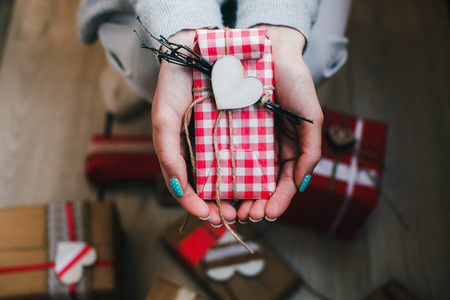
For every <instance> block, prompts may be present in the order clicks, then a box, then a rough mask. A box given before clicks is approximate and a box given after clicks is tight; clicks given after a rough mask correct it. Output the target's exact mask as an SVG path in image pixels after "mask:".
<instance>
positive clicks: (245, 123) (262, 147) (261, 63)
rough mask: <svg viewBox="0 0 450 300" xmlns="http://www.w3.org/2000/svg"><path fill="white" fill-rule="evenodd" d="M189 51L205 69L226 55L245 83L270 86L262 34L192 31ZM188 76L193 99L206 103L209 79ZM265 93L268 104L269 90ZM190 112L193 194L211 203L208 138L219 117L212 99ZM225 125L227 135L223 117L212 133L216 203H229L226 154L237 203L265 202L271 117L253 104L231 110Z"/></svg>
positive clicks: (271, 185)
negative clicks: (240, 69) (234, 61)
mask: <svg viewBox="0 0 450 300" xmlns="http://www.w3.org/2000/svg"><path fill="white" fill-rule="evenodd" d="M194 50H195V51H196V52H197V53H199V54H200V55H201V56H202V57H203V58H204V59H206V60H208V61H209V62H211V63H214V62H216V61H217V60H218V59H220V58H222V57H224V56H226V55H231V56H234V57H236V58H237V59H239V60H240V61H241V63H242V66H243V67H244V76H245V77H247V76H253V77H258V78H259V79H261V81H262V83H263V85H264V87H271V86H272V84H273V66H272V48H271V44H270V41H269V40H268V38H267V37H266V31H265V30H262V29H229V30H203V29H202V30H197V36H196V41H195V47H194ZM227 52H228V53H227ZM193 76H194V99H195V100H198V99H200V98H201V97H207V96H206V95H208V93H210V89H211V81H210V79H209V77H208V76H206V75H205V74H203V73H201V72H199V71H197V70H194V74H193ZM265 89H266V90H267V91H266V92H265V93H267V94H268V95H269V94H270V100H273V95H272V92H271V91H270V89H269V88H265ZM261 96H262V95H261ZM194 110H195V112H194V118H195V143H196V145H195V152H196V162H197V174H196V179H197V181H196V184H197V193H198V195H199V196H200V198H202V199H215V198H216V180H217V161H216V158H215V152H214V145H213V136H214V126H215V123H216V119H217V117H218V115H219V111H218V110H217V108H216V103H215V100H214V98H213V97H209V98H206V99H205V100H203V101H201V102H199V103H198V104H196V105H195V107H194ZM231 119H232V121H231V124H232V130H231V132H230V127H229V116H228V114H227V113H225V114H222V117H221V119H220V122H219V124H218V129H217V140H218V142H217V143H218V149H219V164H218V165H219V166H220V198H221V199H233V188H232V186H233V175H232V173H233V170H232V169H233V167H232V165H233V164H232V159H233V158H232V154H234V162H235V171H236V172H235V180H236V191H237V199H260V198H269V197H270V196H271V195H272V194H273V192H274V191H275V186H276V183H275V154H274V153H275V152H274V126H273V125H274V122H273V114H272V113H271V112H270V111H268V110H266V109H264V108H260V107H259V106H258V105H255V104H254V105H251V106H248V107H245V108H240V109H233V110H232V111H231ZM231 135H232V138H231V142H232V143H230V136H231ZM231 149H233V150H234V151H233V153H232V152H231Z"/></svg>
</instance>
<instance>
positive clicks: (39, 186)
mask: <svg viewBox="0 0 450 300" xmlns="http://www.w3.org/2000/svg"><path fill="white" fill-rule="evenodd" d="M14 2H15V4H14V11H13V15H12V18H11V22H10V24H9V29H8V34H7V35H6V44H5V47H4V51H3V58H2V62H1V69H0V107H1V109H0V149H1V151H0V167H1V168H0V207H5V206H11V205H14V206H18V205H27V204H36V203H48V202H55V201H64V200H67V199H84V198H91V199H93V198H95V195H96V190H95V189H94V188H93V187H91V186H90V185H89V184H88V183H87V182H86V180H85V178H84V175H83V167H84V155H85V149H86V147H87V145H88V142H89V138H90V136H91V135H92V134H94V133H96V132H100V131H101V130H102V127H103V121H104V120H103V119H104V108H103V106H102V103H101V100H100V94H99V90H98V78H99V74H100V71H101V69H102V68H103V66H104V64H105V59H104V55H103V50H102V49H101V46H100V45H99V44H98V43H97V44H95V45H94V46H91V47H86V46H84V45H81V44H80V43H79V41H78V40H77V36H76V30H75V19H76V9H77V3H76V1H69V0H58V1H57V0H52V1H50V0H48V1H26V0H16V1H14ZM446 5H447V3H446V2H445V1H438V0H433V1H419V0H410V1H406V0H399V1H389V0H382V1H355V2H354V3H353V7H352V13H351V18H350V22H349V28H348V36H349V38H350V45H349V53H350V55H349V61H348V63H347V64H346V66H345V67H344V68H343V69H342V70H340V71H339V72H338V73H337V74H336V76H335V77H333V78H332V79H330V80H329V81H328V82H326V83H324V85H323V86H321V87H320V89H319V91H318V95H319V98H320V100H321V103H322V105H323V106H324V107H328V108H333V109H337V110H340V111H343V112H348V113H353V114H358V115H360V116H362V117H368V118H373V119H378V120H382V121H385V122H387V123H388V124H389V136H388V149H387V157H386V162H385V173H384V176H383V183H382V188H383V190H384V191H385V192H386V193H387V194H389V196H390V197H391V198H392V199H393V201H394V202H395V204H396V205H397V206H398V207H399V209H400V210H401V212H402V214H403V215H404V217H405V219H406V220H407V222H408V223H409V224H410V226H411V231H410V232H406V231H405V230H403V229H402V227H401V226H400V225H399V223H398V221H397V220H396V218H395V216H394V214H393V213H392V211H391V210H390V209H389V208H388V206H387V204H386V203H385V202H383V201H382V200H381V201H380V204H379V206H378V207H377V209H376V210H375V212H374V213H373V214H372V215H371V216H370V217H369V219H368V221H367V223H366V225H365V226H364V227H363V228H362V229H361V231H360V232H359V234H358V235H357V236H356V238H355V239H354V240H352V241H349V242H343V241H340V240H336V239H333V238H330V237H324V236H321V235H317V234H315V233H313V232H310V231H307V230H303V229H299V228H294V227H289V226H286V225H282V224H278V223H277V222H275V223H274V224H272V223H271V224H269V223H264V222H262V223H260V224H257V226H256V229H257V230H258V231H260V232H261V233H262V234H263V236H264V237H265V238H266V239H267V240H268V242H269V243H270V244H272V245H273V246H274V247H275V248H276V249H277V250H278V251H279V252H280V253H281V254H282V256H284V257H285V258H286V259H288V260H289V261H290V262H291V264H292V266H293V267H294V268H296V269H297V270H298V271H299V272H300V273H301V274H302V275H303V276H304V278H305V279H306V280H307V281H308V282H309V284H310V285H312V286H313V287H314V288H316V289H318V290H319V291H321V292H322V293H324V294H326V295H327V296H329V297H330V298H332V299H346V300H347V299H350V300H353V299H355V300H356V299H363V297H364V296H365V295H367V294H368V293H369V292H370V291H371V290H373V289H374V288H376V287H377V286H379V285H381V284H383V283H385V282H386V281H387V280H389V279H391V278H396V279H398V280H399V281H401V282H402V283H404V285H405V286H407V287H408V288H409V289H410V290H411V291H412V292H413V293H415V294H416V295H417V296H418V298H419V299H436V300H441V299H442V300H443V299H450V285H449V284H448V282H449V280H450V240H449V237H450V218H448V213H449V212H450V201H449V200H450V197H449V196H448V195H447V187H448V183H449V182H450V164H449V163H448V162H447V159H448V158H447V155H448V153H450V87H449V82H450V55H449V54H450V40H449V36H450V26H449V18H448V11H447V6H446ZM0 7H1V6H0ZM0 26H3V25H0ZM0 31H1V28H0ZM0 38H1V36H0ZM149 117H150V116H149V113H148V112H147V113H145V114H143V115H141V116H139V117H138V118H136V119H134V120H131V121H129V122H126V123H116V124H115V126H114V133H116V134H117V133H127V134H145V135H149V134H150V133H151V128H150V120H149ZM106 196H107V198H110V199H114V200H113V201H115V203H116V204H117V206H118V209H119V214H120V217H121V221H122V224H123V227H124V230H125V232H126V243H125V244H124V251H125V253H126V258H125V262H126V266H127V267H126V269H125V274H127V276H124V277H125V279H124V282H123V285H124V290H125V292H126V293H127V297H126V299H144V296H145V294H146V293H147V292H148V290H149V288H150V284H151V283H152V281H153V280H154V279H155V278H156V277H165V278H168V279H171V280H172V281H174V282H176V283H178V284H181V285H184V286H187V287H189V288H192V289H196V290H200V291H203V289H202V287H201V286H199V285H198V283H197V282H196V281H195V280H193V279H192V278H191V277H190V276H189V274H188V273H187V272H186V271H185V270H184V269H183V268H182V267H180V265H179V264H178V262H177V261H175V260H174V259H173V258H172V257H171V256H170V254H169V253H168V252H167V251H166V250H165V249H164V247H163V246H162V244H161V243H160V240H159V238H160V235H161V233H162V232H163V231H164V230H165V229H166V228H167V226H169V225H170V224H172V223H173V222H174V221H176V220H177V219H178V218H180V217H182V216H183V210H182V209H180V208H179V207H175V208H164V207H161V206H160V205H158V201H157V200H158V199H157V192H156V188H155V187H154V186H150V185H149V186H139V185H134V186H120V187H114V188H109V189H108V190H107V193H106ZM305 299H315V298H314V297H313V296H311V295H310V294H308V293H307V292H305V290H299V291H298V292H297V293H296V294H294V295H293V296H292V297H291V298H290V300H305Z"/></svg>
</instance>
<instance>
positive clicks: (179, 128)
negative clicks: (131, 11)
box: [152, 30, 236, 225]
mask: <svg viewBox="0 0 450 300" xmlns="http://www.w3.org/2000/svg"><path fill="white" fill-rule="evenodd" d="M194 37H195V31H194V30H184V31H180V32H178V33H176V34H174V35H172V36H171V37H170V38H169V40H170V41H172V42H175V43H179V44H184V45H186V46H188V47H191V48H192V46H193V45H192V44H193V41H194ZM192 99H193V98H192V69H190V68H185V67H182V66H179V65H175V64H170V63H167V62H166V61H162V62H161V68H160V72H159V77H158V84H157V87H156V92H155V96H154V99H153V105H152V128H153V143H154V145H155V150H156V154H157V156H158V159H159V162H160V165H161V169H162V173H163V175H164V179H165V181H166V185H167V186H168V187H169V188H170V190H171V192H172V194H173V195H174V196H175V198H176V199H177V200H178V201H179V202H180V204H181V205H182V206H183V207H184V208H185V209H186V210H187V211H188V212H189V213H190V214H192V215H194V216H197V217H200V218H203V219H206V218H208V216H210V218H209V222H210V223H212V224H216V225H217V224H220V223H221V222H222V221H221V218H220V216H219V213H218V210H217V207H216V205H215V204H214V201H206V202H205V201H204V200H203V199H201V198H200V197H198V195H197V193H196V192H195V190H194V188H193V187H192V186H191V185H190V184H189V182H188V174H187V167H186V160H185V158H186V156H187V155H186V152H185V143H184V142H185V140H184V138H182V137H183V136H184V128H183V118H184V114H185V112H186V110H187V109H188V107H189V105H190V104H191V103H192V101H193V100H192ZM189 118H190V116H189ZM222 213H223V215H224V217H225V219H226V220H227V221H230V222H231V221H233V220H235V219H236V210H235V209H234V208H233V207H232V206H231V205H229V204H227V203H225V202H223V204H222Z"/></svg>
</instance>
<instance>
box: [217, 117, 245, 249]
mask: <svg viewBox="0 0 450 300" xmlns="http://www.w3.org/2000/svg"><path fill="white" fill-rule="evenodd" d="M223 112H224V111H223V110H221V111H219V114H218V116H217V119H216V123H215V124H214V135H213V143H214V154H215V158H216V206H217V210H218V211H219V215H220V219H221V220H222V224H223V225H224V226H225V228H226V229H227V230H228V232H229V233H230V234H231V235H232V236H233V237H234V238H235V239H236V241H237V242H238V243H239V244H241V245H242V246H244V247H245V248H246V249H247V250H248V251H249V252H250V253H251V254H253V250H252V249H251V248H250V247H249V246H247V245H246V244H245V243H244V241H242V239H241V238H240V237H239V236H238V235H237V234H236V232H235V231H234V230H233V229H232V228H231V227H230V225H228V223H227V221H226V220H225V217H224V216H223V213H222V205H221V203H220V152H219V145H218V143H217V129H218V126H219V122H220V119H221V117H222V115H223ZM230 130H231V129H230ZM230 138H231V137H230ZM233 194H234V191H233Z"/></svg>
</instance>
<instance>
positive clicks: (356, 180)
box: [280, 110, 387, 238]
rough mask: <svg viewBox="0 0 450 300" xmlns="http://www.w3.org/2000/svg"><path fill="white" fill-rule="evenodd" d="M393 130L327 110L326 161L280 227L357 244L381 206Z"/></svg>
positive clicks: (323, 152) (324, 127)
mask: <svg viewBox="0 0 450 300" xmlns="http://www.w3.org/2000/svg"><path fill="white" fill-rule="evenodd" d="M386 135H387V125H386V124H384V123H381V122H378V121H374V120H369V119H362V118H358V117H355V116H351V115H345V114H341V113H338V112H335V111H331V110H324V125H323V139H322V159H321V160H320V162H319V163H318V165H317V166H316V168H315V170H314V172H313V174H312V176H311V181H310V183H309V186H308V188H307V189H306V191H305V192H304V193H297V194H296V195H295V197H294V198H293V199H292V201H291V204H290V206H289V208H288V209H287V211H286V212H285V213H284V214H283V215H282V216H281V218H280V221H284V222H287V223H290V224H295V225H300V226H303V227H307V228H311V229H314V230H317V231H319V232H322V233H328V234H333V235H335V236H338V237H340V238H351V237H353V236H354V235H355V233H356V232H357V230H358V229H359V228H360V227H361V225H362V224H363V223H364V221H365V219H366V218H367V216H368V215H369V214H370V213H371V212H372V210H373V209H374V208H375V207H376V205H377V202H378V195H379V190H378V185H379V180H380V175H381V172H382V169H383V162H384V156H385V148H386Z"/></svg>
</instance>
